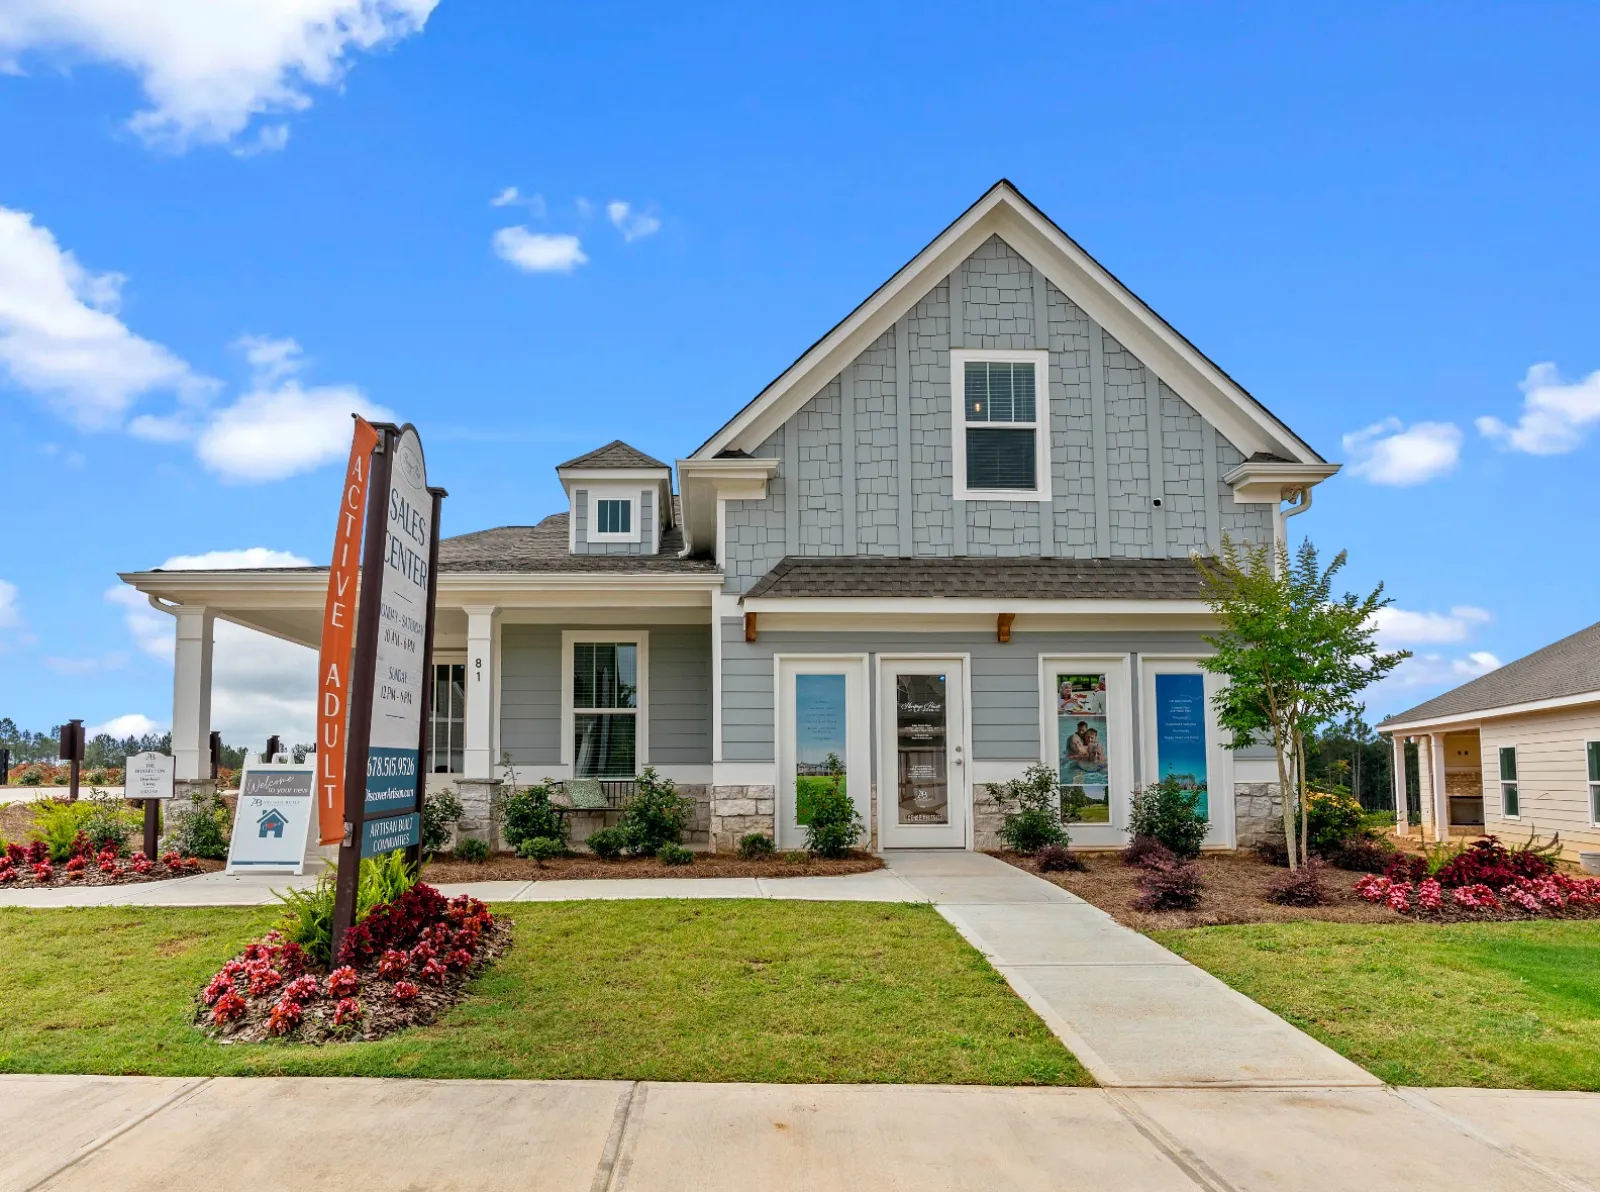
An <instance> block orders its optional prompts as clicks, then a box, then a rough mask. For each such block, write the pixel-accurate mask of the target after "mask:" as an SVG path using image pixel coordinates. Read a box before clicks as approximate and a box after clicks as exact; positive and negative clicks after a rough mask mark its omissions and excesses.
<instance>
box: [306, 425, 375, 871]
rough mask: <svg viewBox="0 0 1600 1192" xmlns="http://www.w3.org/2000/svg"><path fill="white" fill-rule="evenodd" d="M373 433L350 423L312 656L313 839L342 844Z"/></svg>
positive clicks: (373, 441)
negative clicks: (314, 733) (314, 669)
mask: <svg viewBox="0 0 1600 1192" xmlns="http://www.w3.org/2000/svg"><path fill="white" fill-rule="evenodd" d="M377 445H378V432H377V431H376V430H374V429H373V427H372V424H371V423H370V422H368V421H367V420H366V419H364V418H361V417H359V416H358V417H357V418H356V432H355V438H354V440H353V441H352V442H351V444H350V464H349V466H348V467H347V468H346V470H345V476H344V489H343V490H342V491H341V492H340V494H339V524H338V527H337V529H335V530H334V534H333V561H332V562H331V563H330V564H329V566H328V597H327V600H326V602H325V603H324V604H323V609H322V649H321V650H320V651H319V652H318V654H317V754H316V757H317V828H318V835H317V839H318V840H319V841H320V842H321V843H323V844H338V843H339V842H340V841H342V840H343V839H344V787H345V736H346V734H347V729H348V723H349V713H350V652H351V649H352V647H353V646H354V644H355V632H356V584H357V581H358V580H359V578H360V575H361V535H362V531H363V530H364V529H365V527H366V511H367V488H368V485H369V483H370V481H371V479H372V449H373V448H374V447H376V446H377Z"/></svg>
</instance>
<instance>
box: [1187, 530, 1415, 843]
mask: <svg viewBox="0 0 1600 1192" xmlns="http://www.w3.org/2000/svg"><path fill="white" fill-rule="evenodd" d="M1345 561H1346V554H1345V552H1344V551H1340V552H1339V553H1338V554H1337V555H1336V556H1334V559H1333V562H1332V563H1330V564H1329V565H1328V566H1327V568H1326V569H1323V568H1322V567H1321V566H1320V565H1319V563H1318V561H1317V549H1316V547H1314V546H1312V545H1311V542H1310V540H1309V539H1307V540H1306V541H1305V542H1303V543H1302V544H1301V546H1300V549H1299V550H1298V551H1296V552H1295V555H1294V558H1293V559H1291V558H1290V557H1289V551H1288V548H1287V547H1286V546H1283V545H1279V546H1278V547H1277V549H1276V550H1275V551H1274V550H1272V549H1271V548H1268V547H1265V546H1252V545H1248V544H1245V545H1240V544H1238V543H1236V542H1234V541H1233V540H1232V539H1230V538H1228V537H1224V538H1223V540H1222V555H1221V558H1220V559H1217V560H1206V559H1197V560H1196V566H1197V567H1198V568H1199V569H1200V575H1201V579H1202V581H1203V582H1204V584H1205V601H1206V604H1208V605H1209V606H1210V608H1211V611H1212V612H1213V613H1214V614H1215V615H1216V618H1217V620H1218V622H1219V623H1220V625H1221V629H1220V632H1218V633H1217V634H1215V635H1212V636H1207V637H1206V638H1205V639H1204V640H1205V642H1206V643H1207V644H1208V645H1210V646H1211V647H1212V648H1213V649H1214V650H1215V651H1216V653H1215V654H1213V655H1212V656H1211V657H1209V658H1205V659H1202V660H1201V663H1200V666H1201V667H1202V668H1203V669H1204V670H1207V671H1209V672H1210V673H1212V674H1214V675H1220V676H1222V677H1223V678H1224V679H1226V680H1227V686H1226V687H1224V688H1223V690H1222V691H1221V692H1219V693H1218V694H1217V696H1216V699H1215V705H1216V709H1217V720H1218V723H1220V724H1221V725H1222V727H1223V728H1224V729H1225V730H1226V731H1228V732H1229V733H1231V734H1232V736H1233V739H1232V741H1231V742H1230V743H1229V745H1228V748H1230V749H1242V748H1244V747H1245V746H1247V745H1250V744H1252V743H1253V742H1254V741H1255V739H1256V738H1257V737H1258V736H1259V735H1261V734H1262V733H1266V734H1268V735H1270V736H1271V738H1272V747H1273V752H1274V753H1275V754H1276V755H1277V759H1278V790H1279V791H1280V792H1281V793H1282V802H1283V833H1284V841H1285V843H1286V844H1287V846H1288V850H1289V867H1290V868H1291V869H1294V868H1297V867H1298V861H1299V859H1301V858H1304V857H1305V855H1306V848H1305V840H1304V832H1303V831H1302V832H1301V834H1300V835H1301V839H1300V840H1296V838H1295V837H1296V833H1295V825H1296V821H1297V819H1298V820H1300V821H1301V822H1303V821H1304V816H1303V815H1301V814H1300V812H1301V809H1302V808H1303V807H1304V806H1305V734H1306V733H1308V732H1313V733H1314V732H1315V731H1316V730H1317V728H1319V727H1320V726H1322V725H1326V724H1331V723H1332V722H1334V721H1335V720H1336V719H1338V718H1340V717H1342V716H1348V715H1352V714H1356V713H1359V712H1360V711H1361V710H1362V708H1363V705H1362V704H1361V703H1360V702H1359V701H1358V700H1357V698H1356V697H1357V696H1358V695H1359V694H1360V692H1361V691H1363V690H1364V689H1365V688H1366V687H1368V686H1369V685H1370V684H1372V683H1375V682H1377V681H1378V680H1379V679H1381V678H1383V676H1384V675H1386V674H1388V673H1389V672H1390V671H1392V670H1393V669H1394V668H1395V667H1396V666H1398V665H1399V664H1400V663H1401V662H1403V661H1404V660H1405V659H1407V658H1409V657H1410V656H1411V654H1410V652H1409V651H1406V650H1400V651H1397V652H1395V653H1390V654H1385V653H1380V652H1379V650H1378V646H1377V641H1376V633H1377V623H1376V620H1375V614H1376V613H1377V611H1378V610H1379V609H1381V608H1383V607H1385V606H1386V605H1388V604H1389V603H1390V601H1389V599H1388V598H1387V597H1385V596H1384V594H1383V585H1382V584H1379V585H1378V586H1377V588H1376V589H1374V590H1373V591H1372V593H1371V594H1370V595H1368V596H1365V597H1359V596H1356V595H1354V594H1353V593H1346V594H1345V595H1343V596H1341V597H1339V598H1338V599H1334V597H1333V595H1332V591H1333V578H1334V576H1335V575H1336V574H1337V573H1338V572H1339V571H1340V570H1341V569H1342V568H1343V567H1344V565H1345ZM1291 757H1292V758H1293V759H1294V762H1295V766H1294V769H1295V780H1294V782H1293V783H1292V784H1291V782H1290V777H1289V761H1290V758H1291Z"/></svg>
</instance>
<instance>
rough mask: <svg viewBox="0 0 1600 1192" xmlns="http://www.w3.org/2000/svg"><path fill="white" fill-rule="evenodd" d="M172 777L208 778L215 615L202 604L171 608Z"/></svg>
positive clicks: (189, 779)
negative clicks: (174, 627) (174, 625)
mask: <svg viewBox="0 0 1600 1192" xmlns="http://www.w3.org/2000/svg"><path fill="white" fill-rule="evenodd" d="M173 612H174V619H175V620H176V621H177V634H176V637H175V638H174V640H173V646H172V756H173V759H174V763H175V764H174V767H173V777H174V778H175V779H177V780H178V781H180V782H183V781H189V782H197V781H199V780H201V779H205V778H210V777H211V638H212V629H213V627H214V625H215V622H216V615H215V614H214V613H212V611H211V610H210V609H208V608H206V607H205V606H204V605H200V606H194V605H188V604H185V605H181V606H179V607H178V608H177V609H175V610H173Z"/></svg>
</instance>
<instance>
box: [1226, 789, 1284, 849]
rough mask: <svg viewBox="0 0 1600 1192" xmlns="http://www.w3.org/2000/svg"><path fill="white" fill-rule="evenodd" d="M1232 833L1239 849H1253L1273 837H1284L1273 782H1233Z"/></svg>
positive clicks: (1280, 804)
mask: <svg viewBox="0 0 1600 1192" xmlns="http://www.w3.org/2000/svg"><path fill="white" fill-rule="evenodd" d="M1233 833H1234V842H1235V844H1236V846H1237V847H1239V848H1255V846H1256V845H1258V844H1260V843H1261V842H1262V841H1263V840H1266V839H1267V838H1268V837H1272V836H1276V837H1277V838H1278V839H1280V840H1281V839H1282V838H1283V800H1282V799H1281V798H1280V797H1279V792H1278V784H1277V783H1276V782H1236V783H1234V784H1233Z"/></svg>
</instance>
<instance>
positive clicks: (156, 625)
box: [105, 584, 172, 663]
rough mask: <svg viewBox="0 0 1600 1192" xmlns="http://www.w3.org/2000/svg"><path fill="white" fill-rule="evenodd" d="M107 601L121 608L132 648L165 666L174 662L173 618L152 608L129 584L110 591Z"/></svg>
mask: <svg viewBox="0 0 1600 1192" xmlns="http://www.w3.org/2000/svg"><path fill="white" fill-rule="evenodd" d="M105 597H106V600H107V601H108V602H109V603H111V604H115V605H118V606H120V607H121V609H122V623H123V624H124V625H125V626H126V627H127V630H128V634H129V636H131V637H132V638H133V644H134V645H136V646H138V647H139V650H140V651H141V652H142V653H145V654H148V655H150V657H152V658H160V659H162V660H163V661H165V662H168V663H170V662H171V661H172V617H171V616H169V615H168V614H167V613H163V612H157V611H156V610H155V609H153V608H151V607H150V602H149V601H148V600H146V599H145V597H144V594H143V593H142V592H137V591H135V590H134V589H132V588H130V587H128V586H127V585H126V584H118V585H117V586H116V587H114V588H108V589H107V590H106V594H105Z"/></svg>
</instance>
